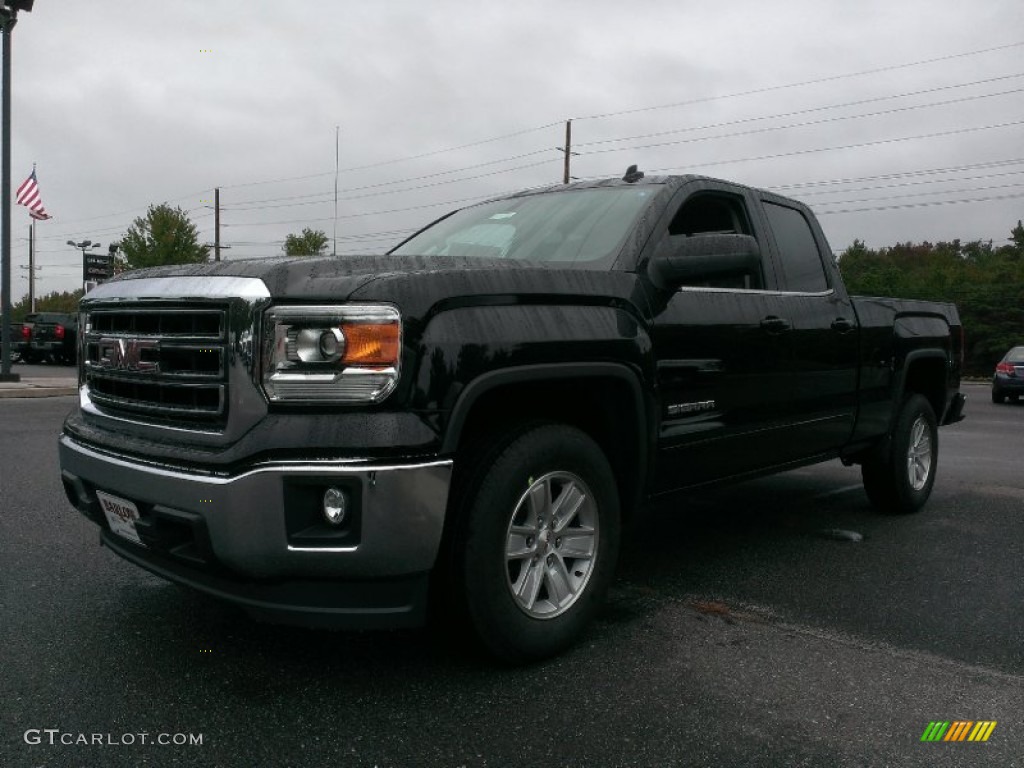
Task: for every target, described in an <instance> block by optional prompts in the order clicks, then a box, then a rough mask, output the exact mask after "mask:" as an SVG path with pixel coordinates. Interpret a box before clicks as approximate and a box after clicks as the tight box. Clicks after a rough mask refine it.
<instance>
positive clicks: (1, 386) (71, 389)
mask: <svg viewBox="0 0 1024 768" xmlns="http://www.w3.org/2000/svg"><path fill="white" fill-rule="evenodd" d="M77 394H78V384H77V383H76V384H73V385H72V384H69V383H66V382H63V381H60V380H56V381H54V383H53V384H50V385H48V384H46V383H42V382H40V380H38V379H36V380H34V381H31V382H29V381H22V382H13V383H7V382H4V383H0V400H2V399H5V398H12V397H69V396H72V395H77Z"/></svg>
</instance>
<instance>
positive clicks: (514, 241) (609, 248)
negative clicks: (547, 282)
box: [391, 187, 655, 268]
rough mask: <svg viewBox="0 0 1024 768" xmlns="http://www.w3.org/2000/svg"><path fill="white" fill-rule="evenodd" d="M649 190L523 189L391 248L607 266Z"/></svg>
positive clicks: (427, 253) (417, 252)
mask: <svg viewBox="0 0 1024 768" xmlns="http://www.w3.org/2000/svg"><path fill="white" fill-rule="evenodd" d="M654 194H655V190H653V189H651V188H650V187H618V188H612V189H576V190H567V191H565V192H546V193H543V194H537V195H526V196H523V197H514V198H509V199H506V200H498V201H495V202H490V203H482V204H481V205H475V206H473V207H471V208H464V209H462V210H461V211H456V212H455V213H453V214H452V215H451V216H449V217H448V218H446V219H442V220H441V221H439V222H437V223H436V224H434V225H433V226H431V227H429V228H428V229H426V230H424V231H423V232H421V233H420V234H418V235H414V236H413V237H412V238H411V239H410V240H408V241H407V242H405V243H403V244H402V245H400V246H398V247H397V248H395V249H394V250H393V251H391V253H392V254H395V255H399V256H462V257H468V258H480V259H522V260H524V261H536V262H553V263H558V264H560V265H566V266H576V265H579V266H581V267H588V268H595V267H607V266H610V265H611V263H612V262H613V261H614V260H615V257H616V256H618V254H619V250H620V249H621V248H622V245H623V243H624V242H625V240H626V238H627V237H628V235H629V233H630V231H631V230H632V229H633V225H634V224H635V223H636V220H637V217H638V216H639V215H640V211H641V210H643V208H644V206H645V205H646V204H647V203H648V201H649V200H650V199H651V197H652V196H653V195H654Z"/></svg>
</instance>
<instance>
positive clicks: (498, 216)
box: [491, 211, 516, 219]
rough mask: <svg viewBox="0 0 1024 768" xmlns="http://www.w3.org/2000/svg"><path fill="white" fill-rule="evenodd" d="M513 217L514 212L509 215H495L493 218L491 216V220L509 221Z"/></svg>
mask: <svg viewBox="0 0 1024 768" xmlns="http://www.w3.org/2000/svg"><path fill="white" fill-rule="evenodd" d="M515 215H516V212H515V211H512V212H511V213H496V214H494V215H493V216H491V218H492V219H511V218H512V217H513V216H515Z"/></svg>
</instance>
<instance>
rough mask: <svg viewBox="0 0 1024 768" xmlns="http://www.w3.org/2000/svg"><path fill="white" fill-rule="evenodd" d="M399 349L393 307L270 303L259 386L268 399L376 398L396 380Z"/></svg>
mask: <svg viewBox="0 0 1024 768" xmlns="http://www.w3.org/2000/svg"><path fill="white" fill-rule="evenodd" d="M401 352H402V322H401V316H400V315H399V313H398V310H397V309H396V308H395V307H392V306H388V305H385V304H340V305H337V306H279V307H271V308H270V309H268V310H267V311H266V312H265V313H264V315H263V390H264V391H265V392H266V393H267V397H268V398H269V399H270V400H271V402H289V403H379V402H380V401H381V400H383V399H384V398H385V397H387V396H388V395H389V394H391V391H392V390H393V389H394V388H395V385H396V384H397V383H398V370H399V366H400V362H401Z"/></svg>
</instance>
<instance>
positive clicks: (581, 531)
mask: <svg viewBox="0 0 1024 768" xmlns="http://www.w3.org/2000/svg"><path fill="white" fill-rule="evenodd" d="M478 476H479V478H480V480H479V482H478V483H477V484H476V486H475V489H474V488H467V491H468V492H469V494H470V495H469V497H468V498H467V499H466V500H465V504H464V509H463V515H464V516H465V517H464V520H463V521H462V523H463V525H462V534H461V537H460V539H461V540H460V545H459V546H458V547H457V552H458V558H459V563H458V567H457V568H456V577H457V582H458V587H459V588H460V589H461V591H462V595H463V598H464V601H465V608H466V612H467V613H468V618H469V621H470V623H471V625H472V627H473V629H474V630H475V632H476V635H477V636H478V637H479V639H480V640H481V641H482V643H483V645H484V647H485V648H486V649H487V650H488V651H489V652H490V653H491V654H492V655H494V656H496V657H497V658H499V659H501V660H504V661H507V662H513V663H516V662H524V661H531V660H536V659H541V658H545V657H547V656H551V655H553V654H555V653H558V652H559V651H562V650H564V649H565V648H567V647H568V646H569V645H571V644H572V643H573V642H574V641H575V640H576V639H577V638H578V637H579V635H580V634H581V633H582V632H583V630H584V629H585V627H586V626H587V624H588V623H589V622H590V621H591V619H593V617H594V615H595V614H596V612H597V610H598V608H599V607H600V604H601V601H602V600H603V598H604V595H605V593H606V592H607V589H608V585H609V583H610V582H611V579H612V576H613V574H614V570H615V561H616V558H617V554H618V544H619V499H618V492H617V489H616V486H615V483H614V480H613V473H612V470H611V467H610V465H609V464H608V460H607V459H606V458H605V455H604V453H603V452H602V451H601V449H600V448H599V447H598V445H597V444H596V443H595V442H594V441H593V440H592V439H591V438H590V437H589V436H588V435H586V434H585V433H584V432H582V431H580V430H578V429H575V428H574V427H569V426H565V425H543V426H538V427H534V428H531V429H528V430H527V431H525V432H522V433H520V434H519V435H518V436H515V437H513V438H511V439H510V440H509V441H508V442H507V444H506V447H505V448H504V449H503V450H501V451H500V453H499V454H498V455H497V457H496V458H495V459H494V461H493V463H491V464H490V465H489V466H483V467H481V468H480V473H479V475H478Z"/></svg>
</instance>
